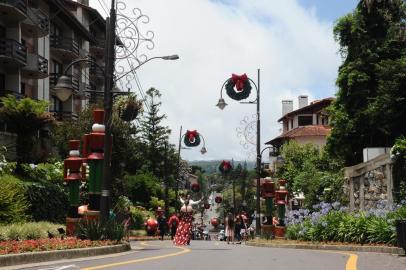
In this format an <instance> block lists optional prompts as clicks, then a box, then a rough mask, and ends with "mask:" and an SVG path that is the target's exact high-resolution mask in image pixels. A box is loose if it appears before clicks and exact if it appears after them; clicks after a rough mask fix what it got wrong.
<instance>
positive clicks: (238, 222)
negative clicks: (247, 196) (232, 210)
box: [234, 215, 243, 244]
mask: <svg viewBox="0 0 406 270" xmlns="http://www.w3.org/2000/svg"><path fill="white" fill-rule="evenodd" d="M242 228H243V223H242V219H241V216H240V215H237V217H236V219H235V226H234V237H235V239H236V240H237V244H241V229H242Z"/></svg>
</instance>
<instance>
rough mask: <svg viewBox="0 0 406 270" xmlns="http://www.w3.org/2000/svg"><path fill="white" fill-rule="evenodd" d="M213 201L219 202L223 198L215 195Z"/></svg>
mask: <svg viewBox="0 0 406 270" xmlns="http://www.w3.org/2000/svg"><path fill="white" fill-rule="evenodd" d="M214 201H215V202H216V203H221V202H222V201H223V198H221V196H216V198H214Z"/></svg>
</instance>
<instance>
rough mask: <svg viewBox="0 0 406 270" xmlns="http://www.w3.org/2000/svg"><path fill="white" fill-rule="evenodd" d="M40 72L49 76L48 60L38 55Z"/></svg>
mask: <svg viewBox="0 0 406 270" xmlns="http://www.w3.org/2000/svg"><path fill="white" fill-rule="evenodd" d="M38 72H41V73H44V74H48V60H47V59H46V58H44V57H42V56H41V55H38Z"/></svg>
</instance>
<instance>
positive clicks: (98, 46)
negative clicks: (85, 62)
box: [90, 37, 106, 58]
mask: <svg viewBox="0 0 406 270" xmlns="http://www.w3.org/2000/svg"><path fill="white" fill-rule="evenodd" d="M95 39H96V42H95V43H93V42H92V43H90V53H91V54H92V56H93V57H95V58H102V57H104V53H105V51H104V50H105V47H106V39H105V38H100V37H95Z"/></svg>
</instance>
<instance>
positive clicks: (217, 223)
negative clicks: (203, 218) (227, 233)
mask: <svg viewBox="0 0 406 270" xmlns="http://www.w3.org/2000/svg"><path fill="white" fill-rule="evenodd" d="M210 223H211V225H212V226H213V227H214V228H216V227H217V226H218V225H219V220H218V219H217V218H212V219H211V220H210Z"/></svg>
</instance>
